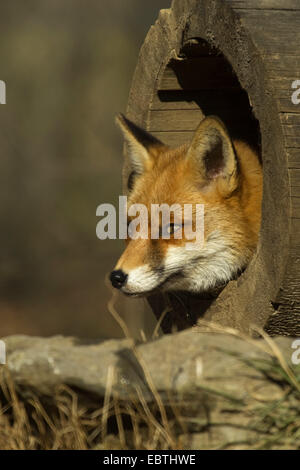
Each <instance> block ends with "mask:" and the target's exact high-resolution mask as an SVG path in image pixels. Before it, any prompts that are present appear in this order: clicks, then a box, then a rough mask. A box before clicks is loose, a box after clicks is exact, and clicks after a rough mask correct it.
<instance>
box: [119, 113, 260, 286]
mask: <svg viewBox="0 0 300 470" xmlns="http://www.w3.org/2000/svg"><path fill="white" fill-rule="evenodd" d="M117 123H118V124H119V126H120V128H121V130H122V133H123V135H124V138H125V141H126V143H127V155H128V159H129V166H130V172H129V178H128V213H130V207H131V206H133V205H135V204H143V205H144V206H145V207H146V208H147V209H148V212H149V213H150V212H151V205H153V204H156V205H159V206H160V205H162V204H168V206H173V205H174V204H177V205H178V204H179V205H180V206H181V207H184V205H185V204H189V205H192V207H196V205H197V204H202V205H203V206H202V207H204V233H203V243H202V244H201V246H199V245H197V244H195V246H194V247H192V248H191V247H190V248H189V249H187V243H188V242H189V241H190V240H187V239H186V236H185V233H186V231H185V230H184V231H182V229H183V228H186V227H184V226H186V225H189V226H190V227H193V228H195V224H196V220H195V218H196V213H195V211H192V212H191V214H190V219H188V220H186V218H184V220H183V218H182V213H181V214H179V213H176V211H174V213H172V219H170V221H169V223H167V224H166V225H164V224H163V220H162V218H160V219H159V223H158V225H159V226H158V236H157V237H155V238H154V239H153V238H151V236H150V233H151V229H152V228H153V227H151V218H149V221H148V222H147V223H148V224H149V232H148V233H149V236H148V237H147V238H134V239H133V237H130V233H129V237H128V239H127V241H126V248H125V250H124V252H123V254H122V256H121V257H120V259H119V261H118V263H117V264H116V266H115V268H114V271H113V272H112V273H111V276H110V279H111V282H112V284H113V286H114V287H116V288H118V289H120V290H121V291H122V292H123V293H125V294H127V295H148V294H150V293H152V292H153V291H156V290H157V289H160V290H165V291H170V290H177V291H189V292H194V293H199V292H201V291H207V290H209V289H212V288H214V287H217V286H220V285H222V284H224V283H226V282H228V281H229V280H231V279H233V278H234V277H235V276H236V275H237V274H238V273H239V272H241V270H243V269H244V268H245V266H246V265H247V263H248V262H249V260H250V259H251V256H252V254H253V252H254V251H255V248H256V244H257V239H258V232H259V227H260V204H261V178H262V176H261V168H260V164H259V161H258V157H257V155H256V154H255V153H254V152H253V151H252V150H251V149H250V148H249V147H248V146H247V145H246V144H245V143H243V142H236V141H235V142H233V141H232V140H231V138H230V136H229V134H228V131H227V129H226V127H225V125H224V124H223V123H222V121H221V120H220V119H218V118H217V117H214V116H209V117H206V118H205V119H204V120H203V121H202V122H201V123H200V125H199V127H198V128H197V130H196V131H195V134H194V137H193V139H192V142H191V144H190V145H184V146H181V147H178V148H175V149H172V148H170V147H168V146H166V145H164V144H163V143H162V142H160V141H159V140H157V139H156V138H155V137H154V136H152V135H151V134H149V133H148V132H146V131H145V130H143V129H141V128H140V127H138V126H137V125H135V124H134V123H132V122H131V121H129V120H128V119H127V118H125V117H124V116H123V115H119V116H118V118H117ZM130 221H131V218H130V216H128V223H130ZM178 230H181V232H182V235H183V236H182V237H177V236H176V233H177V231H178ZM165 233H167V234H168V235H169V238H168V239H167V238H166V237H163V236H162V235H163V234H165Z"/></svg>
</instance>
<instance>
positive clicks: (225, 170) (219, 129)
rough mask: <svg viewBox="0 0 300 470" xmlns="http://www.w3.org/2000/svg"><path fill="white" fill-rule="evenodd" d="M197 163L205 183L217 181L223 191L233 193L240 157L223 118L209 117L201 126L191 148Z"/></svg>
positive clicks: (190, 150)
mask: <svg viewBox="0 0 300 470" xmlns="http://www.w3.org/2000/svg"><path fill="white" fill-rule="evenodd" d="M188 158H189V159H191V160H192V161H193V162H194V163H196V165H197V167H198V168H199V170H200V175H201V181H202V182H203V184H206V185H207V184H210V183H212V182H217V184H218V187H219V188H220V189H221V190H222V193H223V194H231V193H232V192H233V191H234V190H235V189H236V187H237V185H238V160H237V157H236V154H235V150H234V147H233V144H232V141H231V138H230V136H229V134H228V131H227V129H226V127H225V125H224V124H223V122H222V121H221V120H220V119H219V118H218V117H215V116H208V117H206V118H205V119H204V120H203V121H202V122H201V123H200V125H199V126H198V129H197V130H196V132H195V135H194V138H193V140H192V143H191V146H190V148H189V150H188Z"/></svg>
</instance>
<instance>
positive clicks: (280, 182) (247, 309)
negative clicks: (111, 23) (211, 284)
mask: <svg viewBox="0 0 300 470" xmlns="http://www.w3.org/2000/svg"><path fill="white" fill-rule="evenodd" d="M299 44H300V2H299V1H298V0H285V2H283V1H282V0H227V1H226V2H224V0H214V1H211V0H185V1H182V0H174V1H173V2H172V7H171V8H170V9H169V10H163V11H162V12H161V13H160V15H159V18H158V20H157V22H156V23H155V25H154V26H153V27H152V28H151V29H150V31H149V34H148V35H147V37H146V39H145V43H144V45H143V46H142V49H141V52H140V56H139V60H138V64H137V67H136V71H135V74H134V78H133V82H132V88H131V92H130V97H129V102H128V110H127V113H128V117H129V118H131V119H133V120H135V121H136V122H137V123H138V124H139V125H141V126H144V127H146V128H147V129H148V130H151V131H153V133H154V134H155V135H156V136H157V137H159V138H160V139H161V140H164V141H165V142H166V143H168V144H169V145H179V144H181V143H183V142H188V141H189V140H190V139H191V137H192V131H193V130H194V129H195V128H196V126H197V125H198V123H199V121H200V120H201V119H202V118H203V116H205V115H207V114H217V115H219V116H220V117H221V118H222V119H224V120H225V121H226V125H227V126H228V127H229V130H230V132H231V133H232V134H234V135H235V134H236V135H241V137H243V138H245V139H246V140H248V141H249V143H250V144H252V145H255V146H256V147H258V148H259V147H260V145H261V153H262V162H263V171H264V195H263V205H262V226H261V232H260V240H259V245H258V248H257V252H256V254H255V256H254V257H253V260H252V261H251V263H250V265H249V266H248V268H247V269H246V271H245V272H244V273H243V274H242V275H241V276H240V277H239V279H238V280H236V281H232V282H230V283H229V284H228V285H227V287H226V288H225V289H223V290H222V292H217V293H216V292H215V293H211V294H206V295H205V296H202V298H201V296H198V297H197V298H195V297H192V296H189V295H186V294H185V295H184V303H185V305H188V308H187V310H188V313H187V311H186V309H185V310H184V309H183V308H182V304H181V302H179V303H178V301H177V300H175V299H172V298H171V303H172V305H173V312H171V313H170V314H168V315H167V316H166V318H165V320H164V322H163V324H162V326H163V328H164V331H166V332H170V331H172V328H177V329H182V328H185V327H187V326H190V325H192V324H193V323H194V322H195V321H196V320H197V318H199V317H203V318H205V319H208V320H213V321H214V322H218V323H220V324H223V325H227V326H231V327H237V328H239V329H240V330H243V331H244V332H250V330H251V325H252V324H256V325H258V326H261V327H265V328H266V330H267V331H268V332H270V333H271V334H279V333H282V334H292V335H297V336H299V335H300V320H299V319H300V261H299V260H300V202H299V201H300V132H299V131H300V105H295V104H294V103H293V102H292V99H291V96H292V93H293V91H294V90H293V89H292V82H293V81H294V80H297V79H298V80H300V67H299V66H300V48H299ZM128 171H129V168H128V162H127V161H126V162H125V165H124V181H127V178H128ZM180 295H181V294H180ZM176 298H177V299H178V296H177V297H176ZM164 302H165V301H164V300H163V298H162V297H160V296H158V297H155V298H151V299H150V303H151V305H152V307H153V310H154V312H155V313H156V315H157V317H160V315H161V313H162V312H163V311H164V307H165V303H164Z"/></svg>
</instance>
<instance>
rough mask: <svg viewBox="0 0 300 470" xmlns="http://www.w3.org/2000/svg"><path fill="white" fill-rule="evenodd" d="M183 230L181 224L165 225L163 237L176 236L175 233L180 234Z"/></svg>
mask: <svg viewBox="0 0 300 470" xmlns="http://www.w3.org/2000/svg"><path fill="white" fill-rule="evenodd" d="M181 228H182V225H181V224H168V225H165V226H164V228H163V230H162V236H163V237H164V236H165V237H168V236H169V235H174V233H176V232H178V230H180V229H181Z"/></svg>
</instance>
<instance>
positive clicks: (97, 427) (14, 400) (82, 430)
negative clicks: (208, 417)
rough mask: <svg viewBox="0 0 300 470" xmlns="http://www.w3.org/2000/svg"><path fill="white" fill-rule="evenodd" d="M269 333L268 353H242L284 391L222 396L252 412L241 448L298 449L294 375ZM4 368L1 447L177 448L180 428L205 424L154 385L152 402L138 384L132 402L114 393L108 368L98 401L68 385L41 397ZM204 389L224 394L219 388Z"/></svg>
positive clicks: (238, 409) (183, 431)
mask: <svg viewBox="0 0 300 470" xmlns="http://www.w3.org/2000/svg"><path fill="white" fill-rule="evenodd" d="M268 341H269V346H271V349H272V351H273V357H272V358H271V359H270V360H269V359H264V360H261V361H257V360H256V361H252V362H251V361H249V360H247V366H248V367H249V366H251V367H253V369H254V370H260V371H261V372H263V374H264V376H265V379H266V380H268V381H272V382H273V383H274V382H276V383H278V384H280V386H281V389H282V397H281V398H280V399H278V398H277V399H276V400H272V397H270V400H268V401H267V402H266V401H265V400H260V399H259V397H257V400H256V401H255V402H253V404H252V405H251V408H249V406H248V407H247V408H245V405H244V404H243V403H241V402H240V401H239V400H236V401H235V397H228V396H226V397H225V396H224V397H223V398H224V401H225V402H226V401H227V402H229V401H231V403H234V407H235V410H234V411H235V413H241V417H242V415H243V414H244V415H245V414H247V416H251V428H252V429H255V430H256V431H257V436H256V438H255V439H254V440H253V439H252V440H251V441H249V442H243V443H242V447H243V448H245V447H246V448H250V449H251V448H252V449H254V448H255V449H278V448H289V449H300V413H299V409H300V393H299V377H296V376H295V375H294V372H293V371H291V370H290V369H289V368H288V366H287V364H286V363H285V361H284V359H283V357H282V355H281V353H280V351H278V350H277V349H276V347H275V349H274V344H273V343H272V341H271V340H268ZM270 341H271V343H270ZM265 347H266V348H267V347H268V343H265ZM224 353H227V354H231V353H230V352H229V351H224ZM235 354H236V353H235ZM241 360H243V359H242V358H241ZM4 371H5V369H4V368H3V369H2V372H3V373H2V375H1V381H0V449H6V450H8V449H53V450H55V449H83V450H84V449H112V450H114V449H124V450H126V449H149V450H155V449H164V450H168V449H181V448H183V447H184V444H182V442H183V441H182V439H181V437H180V436H183V435H185V436H188V435H189V434H190V435H192V433H201V432H203V433H204V432H207V423H206V426H204V427H203V422H202V421H201V419H200V418H199V419H198V418H197V416H195V413H194V412H191V413H190V414H189V413H187V410H188V407H187V404H186V403H184V406H181V404H180V403H176V402H175V401H174V400H172V399H171V397H170V400H169V403H168V406H165V405H164V403H165V402H164V403H163V401H162V399H161V398H160V397H159V394H158V393H157V391H155V390H154V395H153V403H151V404H149V403H147V402H146V400H145V398H144V397H143V394H142V392H141V390H137V396H136V398H135V399H132V400H131V401H130V402H129V401H128V402H124V401H120V400H119V399H118V398H117V397H116V396H115V395H114V393H113V388H112V383H113V375H114V370H113V369H111V370H110V373H109V374H108V382H107V388H106V395H105V397H104V400H103V401H102V402H101V403H100V399H98V398H96V397H92V396H87V395H82V392H80V391H75V390H72V389H70V388H69V387H66V386H61V387H59V388H58V389H57V391H56V393H55V395H54V396H53V397H51V399H50V398H48V399H45V398H44V399H43V401H41V399H40V398H38V397H37V396H36V395H34V394H33V393H32V391H30V390H24V389H23V390H18V391H17V389H16V386H15V384H14V383H13V381H12V380H11V378H10V376H9V375H8V374H7V373H4ZM208 393H214V394H216V393H217V394H219V396H220V397H222V391H221V390H220V391H208ZM200 404H201V403H200V402H199V405H200ZM183 409H184V412H183V413H182V410H183ZM194 409H195V406H194ZM214 425H216V423H214ZM217 425H218V423H217ZM238 444H239V443H237V444H236V446H234V445H233V444H232V443H231V444H230V445H228V444H227V443H226V442H224V443H223V444H222V445H218V448H232V447H234V448H236V447H238Z"/></svg>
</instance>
